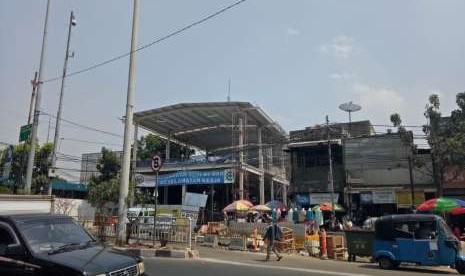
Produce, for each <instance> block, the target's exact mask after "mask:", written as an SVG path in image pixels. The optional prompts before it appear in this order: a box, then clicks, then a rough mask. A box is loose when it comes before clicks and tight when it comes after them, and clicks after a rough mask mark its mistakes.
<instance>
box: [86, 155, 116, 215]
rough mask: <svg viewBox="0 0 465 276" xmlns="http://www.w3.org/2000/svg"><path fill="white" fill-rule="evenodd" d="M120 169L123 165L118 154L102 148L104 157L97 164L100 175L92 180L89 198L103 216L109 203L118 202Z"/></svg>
mask: <svg viewBox="0 0 465 276" xmlns="http://www.w3.org/2000/svg"><path fill="white" fill-rule="evenodd" d="M120 169H121V165H120V161H119V159H118V157H117V155H116V153H115V152H113V151H111V150H108V149H106V148H102V157H101V158H100V160H99V161H98V163H97V170H98V171H99V172H100V175H99V176H98V177H93V178H92V179H91V180H90V182H89V194H88V198H87V200H88V201H89V203H90V204H91V205H92V206H94V207H95V208H96V209H97V213H99V214H101V215H104V212H105V205H106V204H107V203H117V202H118V195H119V178H118V174H119V171H120Z"/></svg>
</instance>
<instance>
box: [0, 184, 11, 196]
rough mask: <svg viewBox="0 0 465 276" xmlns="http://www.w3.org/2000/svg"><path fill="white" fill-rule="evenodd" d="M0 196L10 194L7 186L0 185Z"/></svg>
mask: <svg viewBox="0 0 465 276" xmlns="http://www.w3.org/2000/svg"><path fill="white" fill-rule="evenodd" d="M0 194H11V190H10V189H8V187H7V186H3V185H0Z"/></svg>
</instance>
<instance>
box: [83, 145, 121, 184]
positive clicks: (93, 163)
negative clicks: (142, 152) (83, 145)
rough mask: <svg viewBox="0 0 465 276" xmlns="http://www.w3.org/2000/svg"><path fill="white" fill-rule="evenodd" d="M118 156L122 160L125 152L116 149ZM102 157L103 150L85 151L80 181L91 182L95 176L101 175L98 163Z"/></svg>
mask: <svg viewBox="0 0 465 276" xmlns="http://www.w3.org/2000/svg"><path fill="white" fill-rule="evenodd" d="M114 153H115V154H116V157H117V158H118V159H119V160H120V162H122V160H123V152H122V151H115V152H114ZM101 158H102V153H101V152H93V153H83V154H82V157H81V175H80V182H81V183H85V184H89V181H90V180H91V179H92V177H94V176H99V175H100V173H99V172H98V170H97V163H98V161H99V160H100V159H101Z"/></svg>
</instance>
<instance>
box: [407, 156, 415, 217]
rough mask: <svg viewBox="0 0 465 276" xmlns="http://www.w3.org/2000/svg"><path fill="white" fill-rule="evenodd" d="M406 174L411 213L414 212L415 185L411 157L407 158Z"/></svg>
mask: <svg viewBox="0 0 465 276" xmlns="http://www.w3.org/2000/svg"><path fill="white" fill-rule="evenodd" d="M408 172H409V175H410V194H411V197H412V211H413V210H415V185H414V183H413V168H412V157H411V156H409V157H408Z"/></svg>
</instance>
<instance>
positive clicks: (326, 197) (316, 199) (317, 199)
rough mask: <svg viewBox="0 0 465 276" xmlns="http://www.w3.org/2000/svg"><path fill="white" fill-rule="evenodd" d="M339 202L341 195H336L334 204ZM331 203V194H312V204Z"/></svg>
mask: <svg viewBox="0 0 465 276" xmlns="http://www.w3.org/2000/svg"><path fill="white" fill-rule="evenodd" d="M338 201H339V194H337V193H335V194H334V203H337V202H338ZM327 202H331V193H319V194H310V204H311V205H316V204H322V203H327Z"/></svg>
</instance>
